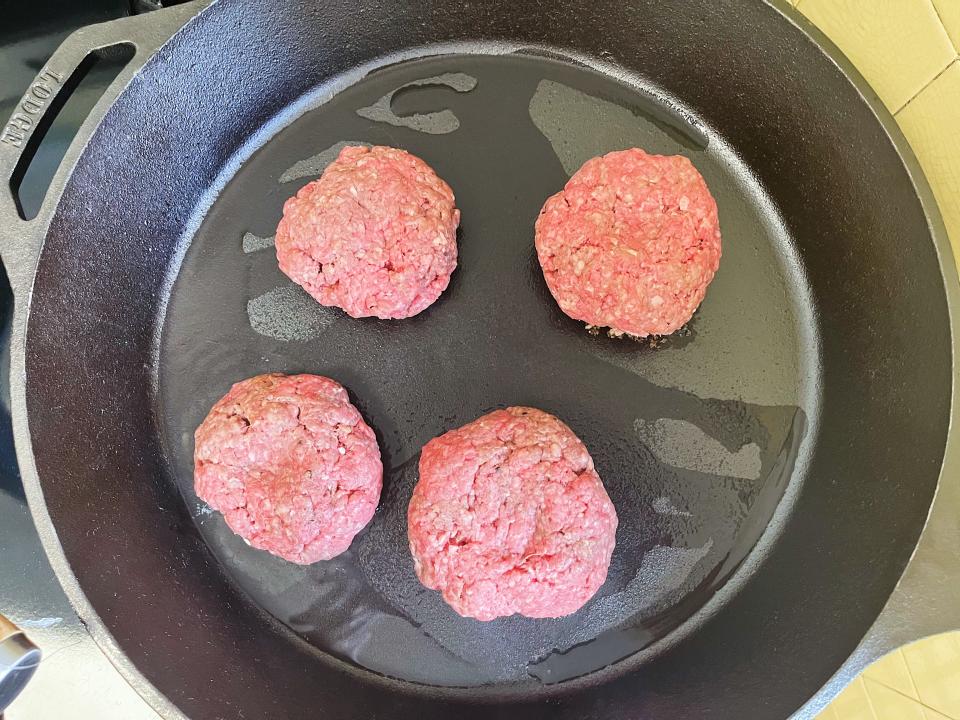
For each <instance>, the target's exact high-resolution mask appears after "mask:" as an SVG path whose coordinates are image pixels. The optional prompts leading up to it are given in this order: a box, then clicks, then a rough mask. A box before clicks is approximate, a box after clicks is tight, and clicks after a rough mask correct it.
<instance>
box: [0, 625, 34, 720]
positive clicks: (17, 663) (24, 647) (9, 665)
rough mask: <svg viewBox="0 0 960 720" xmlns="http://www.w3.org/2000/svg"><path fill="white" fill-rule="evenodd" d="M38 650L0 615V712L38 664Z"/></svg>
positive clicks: (12, 699) (22, 686)
mask: <svg viewBox="0 0 960 720" xmlns="http://www.w3.org/2000/svg"><path fill="white" fill-rule="evenodd" d="M40 655H41V653H40V650H39V648H37V646H36V645H34V644H33V643H32V642H30V640H28V639H27V636H26V635H24V634H23V633H22V632H21V631H20V628H18V627H17V626H16V625H14V624H13V623H12V622H10V621H9V620H7V619H6V618H5V617H4V616H3V615H0V713H3V711H4V710H5V709H6V708H7V706H8V705H10V703H12V702H13V701H14V699H15V698H16V697H17V695H19V694H20V691H21V690H23V688H24V686H25V685H26V684H27V682H29V680H30V678H31V677H33V673H34V672H36V669H37V666H38V665H39V664H40Z"/></svg>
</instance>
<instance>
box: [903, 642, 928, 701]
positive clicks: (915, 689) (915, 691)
mask: <svg viewBox="0 0 960 720" xmlns="http://www.w3.org/2000/svg"><path fill="white" fill-rule="evenodd" d="M897 655H899V656H900V661H901V662H902V663H903V666H904V667H905V668H906V669H907V677H908V678H910V687H912V688H913V694H914V695H916V696H917V697H918V698H919V697H920V688H919V687H918V686H917V681H916V680H914V679H913V670H911V669H910V663H908V662H907V656H906V655H905V654H904V652H903V648H902V647H899V648H897ZM921 704H922V703H921Z"/></svg>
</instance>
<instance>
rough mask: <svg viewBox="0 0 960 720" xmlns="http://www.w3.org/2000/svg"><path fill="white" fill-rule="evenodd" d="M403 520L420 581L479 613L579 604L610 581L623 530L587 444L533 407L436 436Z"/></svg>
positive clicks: (461, 608) (565, 610)
mask: <svg viewBox="0 0 960 720" xmlns="http://www.w3.org/2000/svg"><path fill="white" fill-rule="evenodd" d="M407 520H408V532H409V539H410V550H411V552H412V553H413V559H414V567H415V569H416V572H417V575H418V577H419V578H420V581H421V582H422V583H423V584H424V585H426V586H427V587H428V588H432V589H435V590H439V591H440V592H441V593H442V595H443V598H444V600H446V601H447V603H449V604H450V606H451V607H452V608H453V609H454V610H455V611H456V612H458V613H459V614H460V615H463V616H465V617H473V618H476V619H478V620H492V619H494V618H498V617H502V616H506V615H512V614H514V613H520V614H521V615H526V616H528V617H536V618H542V617H560V616H562V615H568V614H570V613H572V612H575V611H576V610H578V609H579V608H580V607H582V606H583V604H584V603H586V602H587V600H589V599H590V598H591V597H592V596H593V595H594V593H596V591H597V589H598V588H599V587H600V586H601V585H602V584H603V582H604V580H605V579H606V576H607V568H608V567H609V565H610V557H611V555H612V553H613V547H614V543H615V534H616V529H617V514H616V511H615V510H614V507H613V503H611V502H610V498H609V497H608V496H607V493H606V490H605V489H604V487H603V483H602V482H601V481H600V477H599V476H598V475H597V472H596V470H594V467H593V460H592V458H591V457H590V453H589V452H587V448H586V447H585V446H584V444H583V443H582V442H581V441H580V439H579V438H577V436H576V435H574V434H573V431H572V430H570V428H568V427H567V426H566V425H564V424H563V423H562V422H561V421H560V420H558V419H557V418H555V417H554V416H553V415H550V414H548V413H545V412H543V411H541V410H535V409H533V408H525V407H511V408H507V409H506V410H497V411H495V412H492V413H490V414H489V415H484V416H483V417H481V418H479V419H478V420H475V421H473V422H472V423H469V424H468V425H464V426H463V427H461V428H458V429H456V430H451V431H450V432H448V433H446V434H444V435H441V436H440V437H438V438H434V439H433V440H431V441H430V442H428V443H427V444H426V446H425V447H424V448H423V451H422V454H421V457H420V479H419V481H418V483H417V486H416V487H415V488H414V491H413V497H412V499H411V500H410V506H409V509H408V512H407Z"/></svg>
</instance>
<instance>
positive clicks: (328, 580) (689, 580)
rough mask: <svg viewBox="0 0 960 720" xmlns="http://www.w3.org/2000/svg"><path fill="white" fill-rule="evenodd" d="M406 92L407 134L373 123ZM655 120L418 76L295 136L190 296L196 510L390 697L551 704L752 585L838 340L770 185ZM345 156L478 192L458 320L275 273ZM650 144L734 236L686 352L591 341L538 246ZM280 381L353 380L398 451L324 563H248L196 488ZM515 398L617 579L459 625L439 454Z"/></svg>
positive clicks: (554, 95)
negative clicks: (368, 509)
mask: <svg viewBox="0 0 960 720" xmlns="http://www.w3.org/2000/svg"><path fill="white" fill-rule="evenodd" d="M425 81H426V82H428V83H432V84H430V85H423V84H418V85H414V84H413V83H424V82H425ZM398 88H399V89H401V92H396V91H397V90H398ZM394 93H396V94H394ZM401 93H402V94H401ZM386 96H391V97H392V98H393V102H392V103H390V105H389V112H390V113H391V114H390V115H384V114H382V113H381V114H375V113H373V112H371V111H370V110H368V108H370V107H371V106H376V103H377V101H378V100H379V99H380V98H382V97H386ZM384 107H387V106H386V105H385V106H384ZM657 107H658V106H657V104H656V103H655V101H654V100H653V99H652V98H650V97H643V96H641V95H638V93H637V91H636V90H635V89H632V88H630V87H629V86H627V85H625V84H621V83H617V82H615V81H613V80H611V79H610V78H609V77H607V76H604V75H601V74H599V73H596V72H592V71H587V70H585V69H583V68H578V67H576V66H573V65H570V64H565V63H561V62H558V61H556V60H543V59H539V58H535V57H533V56H528V55H517V54H508V55H501V56H479V55H462V54H451V55H444V56H440V57H435V58H429V59H425V60H420V61H413V62H407V63H400V64H397V65H394V66H392V67H390V68H387V69H384V70H381V71H378V72H376V73H374V74H372V75H370V76H368V77H367V78H366V79H364V80H362V81H361V82H359V83H357V84H356V85H354V86H352V87H351V88H349V89H347V90H345V91H343V92H342V93H340V94H338V95H337V96H336V97H335V98H334V99H332V100H330V101H329V102H326V103H324V104H323V105H322V106H320V107H319V108H318V109H316V110H313V111H311V112H309V113H307V114H305V115H304V116H303V117H302V118H301V119H299V120H298V121H296V122H295V123H294V124H293V125H291V126H290V127H288V128H286V129H284V130H283V131H282V132H281V133H279V134H278V135H277V136H275V137H274V138H273V139H272V140H271V141H270V143H268V144H267V146H265V147H264V148H263V149H261V150H260V151H258V152H257V154H256V155H255V156H254V157H253V158H251V159H250V160H249V161H247V162H246V163H245V164H244V166H243V167H242V168H241V169H240V171H239V172H238V173H237V175H236V176H235V177H234V178H233V180H232V181H231V182H230V184H229V185H228V186H227V187H226V188H225V189H224V191H223V192H222V193H221V194H220V195H219V197H218V198H217V201H216V203H215V204H214V206H213V208H211V210H210V211H209V213H208V214H207V216H206V219H205V221H204V223H203V225H202V226H201V227H200V229H199V231H198V232H197V233H196V235H195V236H194V239H193V241H192V243H191V245H190V249H189V251H188V252H187V255H186V258H185V260H184V262H183V265H182V267H181V269H180V273H179V276H178V279H177V282H176V284H175V285H174V290H173V294H172V297H171V300H170V303H169V306H168V309H167V314H166V320H165V325H164V329H163V338H162V341H161V342H162V346H161V350H160V357H159V360H158V362H157V367H158V369H159V370H158V371H159V385H158V386H159V389H160V398H159V400H160V407H161V415H162V425H163V432H164V439H165V441H166V444H167V447H168V448H169V450H170V451H171V458H172V464H173V471H174V472H173V476H174V477H175V478H176V479H177V481H178V485H179V487H180V491H181V493H182V494H183V495H184V497H185V499H186V501H187V506H188V507H189V508H191V509H192V510H193V511H194V513H195V514H196V517H197V522H198V524H199V525H200V528H201V532H202V534H203V536H204V538H205V540H206V542H207V544H208V545H209V546H210V547H211V548H212V549H213V550H214V552H215V553H216V555H217V557H218V559H219V560H220V562H221V564H222V565H223V566H224V567H225V568H226V570H227V572H228V573H229V574H230V575H231V577H232V578H233V579H234V580H235V581H236V582H237V583H238V584H240V585H241V587H242V588H243V589H244V590H245V591H246V592H247V593H248V594H249V595H250V596H251V597H252V598H254V599H255V601H256V602H257V604H258V605H260V607H262V608H264V609H265V610H267V611H268V612H269V613H270V614H271V615H273V616H274V617H276V618H277V619H279V620H281V621H282V622H284V623H286V624H287V625H288V626H289V627H291V628H292V629H294V630H295V631H297V632H298V633H300V634H301V635H302V636H303V637H304V638H305V639H307V640H308V641H309V642H311V643H313V644H314V645H316V646H317V647H319V648H321V649H324V650H326V651H328V652H332V653H334V654H336V655H338V656H339V657H342V658H343V659H345V660H352V661H353V662H355V663H356V664H358V665H360V666H362V667H366V668H369V669H371V670H374V671H376V672H379V673H382V674H384V675H387V676H389V677H394V678H400V679H404V680H410V681H414V682H420V683H426V684H432V685H450V686H482V685H492V684H498V683H510V684H520V685H521V686H523V687H524V692H525V693H529V694H536V693H537V691H538V690H539V689H540V688H542V683H557V682H560V681H563V680H569V679H571V678H576V677H579V676H583V675H586V674H588V673H590V672H593V671H596V670H600V669H602V668H604V667H606V666H608V665H610V664H611V663H613V662H615V661H617V660H620V659H623V658H624V657H627V656H628V655H630V654H632V653H634V652H636V651H637V650H641V649H642V648H644V647H646V646H647V645H649V644H650V643H652V642H654V641H656V640H658V639H660V638H662V637H664V636H665V635H666V634H667V633H669V632H670V631H672V630H673V629H674V628H676V627H677V625H679V624H680V623H681V622H683V621H684V620H686V619H687V618H688V617H689V616H690V615H691V614H693V613H694V612H695V611H696V610H698V609H699V608H700V607H701V606H702V605H703V603H704V602H705V601H706V600H707V599H709V598H710V597H711V596H712V595H713V594H714V592H716V590H717V589H718V588H719V587H721V586H722V585H723V584H724V583H725V582H726V581H727V579H728V578H729V576H730V574H731V573H732V572H733V571H734V570H735V569H736V568H737V567H738V566H739V565H740V563H741V562H742V560H743V559H744V557H745V555H746V553H747V552H748V551H749V550H750V549H752V547H753V545H754V543H755V542H756V539H757V538H758V537H759V535H760V533H761V532H762V531H763V529H764V528H766V526H767V525H768V523H769V522H770V519H771V516H772V514H773V511H774V509H775V508H776V507H777V504H778V501H779V500H780V497H781V495H782V493H783V491H784V488H785V487H786V484H787V481H788V479H789V478H790V476H791V474H792V473H793V472H794V470H795V464H796V458H797V455H798V453H799V451H800V448H801V446H802V445H803V438H804V436H805V435H807V434H809V432H810V430H809V428H808V426H809V425H811V424H812V423H811V422H810V421H809V420H808V418H810V417H812V416H814V415H815V414H816V407H815V405H816V398H815V394H816V388H815V385H816V383H817V377H816V366H817V364H818V358H817V351H816V348H817V344H818V339H817V338H816V337H815V336H814V335H813V332H812V329H811V328H810V323H809V313H808V312H807V311H806V309H805V306H806V305H807V304H808V302H809V300H808V298H807V297H806V293H807V289H806V287H805V285H804V283H803V280H802V278H800V277H799V272H798V270H797V266H796V262H795V258H793V256H792V250H791V247H790V241H789V238H788V236H787V235H786V233H785V232H783V230H782V228H781V226H780V225H779V224H778V219H777V217H776V216H775V215H774V213H773V211H772V209H771V208H772V205H771V204H769V203H767V204H766V205H764V204H763V203H762V202H758V199H759V198H762V191H761V190H760V189H759V188H758V187H757V185H756V183H753V182H751V179H750V178H749V177H748V176H746V174H745V172H744V170H743V168H742V167H738V166H737V165H736V164H735V160H733V159H732V158H731V155H730V153H729V150H728V149H726V148H724V147H722V143H721V141H720V140H719V139H717V138H713V140H712V142H711V140H710V139H708V138H707V137H706V136H705V135H704V134H703V133H702V132H698V131H697V128H696V127H695V126H693V127H691V126H690V125H689V124H688V123H686V122H685V121H684V120H683V119H681V118H679V117H674V118H669V117H666V116H664V114H663V113H662V111H661V116H664V119H662V120H658V119H656V118H655V117H654V116H653V115H652V114H651V113H652V112H656V110H657ZM369 116H373V118H372V119H371V117H369ZM401 122H406V125H401V124H400V123H401ZM398 125H399V129H398ZM408 126H409V127H408ZM346 140H349V141H352V142H357V141H361V142H369V143H375V144H390V145H399V146H401V147H404V148H406V149H408V150H410V151H411V152H414V153H415V154H417V155H418V156H420V157H423V158H424V159H426V160H427V162H428V163H430V164H431V165H432V166H433V167H434V168H435V169H436V170H437V171H438V173H440V175H441V176H442V177H443V178H445V179H446V180H447V181H448V182H449V183H451V185H452V186H453V188H454V189H455V192H456V194H457V203H458V207H459V208H460V209H461V212H462V214H463V218H464V220H463V223H462V226H461V229H460V236H459V249H460V257H459V265H458V270H457V272H456V274H455V275H454V278H453V281H452V283H451V286H450V288H449V289H448V290H447V291H446V292H445V293H444V295H443V297H442V301H441V302H438V303H436V304H435V305H434V306H433V307H431V308H430V309H429V310H428V311H426V312H424V313H421V314H420V315H418V316H417V317H416V318H414V319H411V320H409V321H406V322H390V321H375V320H374V321H357V320H354V319H352V318H350V317H348V316H346V315H344V314H343V313H341V312H339V311H336V310H333V309H328V308H323V307H320V306H318V305H317V304H316V303H315V302H313V301H312V300H311V299H310V298H309V296H307V295H306V294H305V293H303V292H302V291H300V289H299V288H298V287H297V286H296V285H294V284H293V283H292V282H290V281H289V280H288V279H287V278H286V277H284V276H283V275H282V274H281V273H280V271H279V269H278V268H277V262H276V256H275V253H274V252H273V248H272V247H269V246H268V247H262V246H263V245H266V242H265V241H264V242H259V241H257V242H254V241H253V240H252V239H251V233H250V230H251V229H253V230H255V231H256V232H257V233H259V234H258V235H256V236H255V237H256V238H263V236H265V235H269V234H270V233H271V232H272V229H273V228H275V227H276V223H277V221H278V220H279V218H280V211H281V208H282V204H283V201H284V200H285V199H286V198H288V197H290V196H292V195H293V194H294V193H295V192H296V191H297V190H298V189H299V188H300V187H302V186H303V185H304V184H305V183H306V182H308V180H310V179H312V178H315V177H316V176H317V174H318V173H319V171H320V170H321V169H322V168H321V166H322V164H323V161H324V160H325V159H327V158H329V157H330V156H331V155H333V153H335V152H336V149H337V148H338V147H339V145H340V144H342V143H343V142H344V141H346ZM635 145H636V146H641V147H644V148H646V149H647V150H649V151H650V152H660V153H670V154H673V153H679V152H682V153H685V154H687V155H688V156H690V157H691V158H692V159H693V160H694V162H695V163H697V165H698V166H699V167H700V169H701V172H703V173H704V175H705V176H706V179H707V182H708V184H709V185H710V187H711V189H712V191H713V193H714V195H715V197H716V198H717V202H718V204H719V206H720V207H721V208H722V210H721V225H722V228H723V231H724V233H725V234H726V236H727V238H728V242H727V245H726V258H725V261H724V265H723V268H722V269H721V271H720V274H719V276H718V278H717V279H716V281H715V283H714V284H713V285H712V287H711V292H710V298H709V300H708V301H707V302H706V303H705V304H704V306H703V307H702V308H701V310H700V312H699V313H698V315H697V317H696V319H695V320H694V321H693V322H691V323H690V326H689V329H688V332H687V333H685V334H684V335H681V336H678V337H674V338H670V339H669V340H668V341H664V343H663V345H662V346H661V347H659V348H657V349H651V348H649V347H647V346H646V345H637V344H635V343H630V342H626V343H625V342H622V341H617V340H612V339H609V338H600V337H592V336H590V335H589V334H587V333H586V332H585V331H584V327H583V325H582V324H581V323H577V322H574V321H572V320H570V319H569V318H567V317H566V316H564V315H563V314H562V313H561V312H560V311H559V309H558V308H557V306H556V303H555V302H553V300H552V298H551V297H550V294H549V292H548V290H547V288H546V284H545V283H544V281H543V276H542V272H541V271H540V266H539V264H538V262H537V260H536V257H535V253H534V249H533V221H534V219H535V218H536V216H537V213H538V211H539V209H540V206H541V205H542V203H543V200H544V198H546V197H547V196H548V195H550V194H552V193H553V192H554V191H556V190H557V189H559V188H560V187H562V185H563V183H564V182H565V181H566V179H567V177H568V173H569V172H571V171H572V169H575V168H576V167H579V166H580V165H581V164H582V163H583V162H584V161H585V160H587V159H588V158H590V157H593V156H594V155H596V154H598V153H602V152H608V151H610V150H614V149H622V148H624V147H632V146H635ZM327 148H332V151H330V150H327ZM317 153H319V157H317ZM305 156H311V158H312V159H308V160H307V161H306V162H305V161H304V157H305ZM245 246H246V247H245ZM245 250H246V252H245ZM745 287H750V288H751V291H750V292H749V293H745V292H744V288H745ZM801 347H802V348H804V350H803V352H802V353H801V351H800V348H801ZM271 370H279V371H281V372H287V373H289V372H301V371H307V372H311V371H312V372H318V373H320V374H327V375H331V376H333V377H336V378H337V379H338V380H340V381H341V382H343V383H344V384H345V385H346V387H347V388H349V390H350V391H351V393H352V396H353V398H354V401H355V402H356V403H357V404H358V406H359V407H360V408H361V410H362V412H363V413H364V415H365V417H366V418H367V420H368V422H370V423H371V424H372V426H373V427H374V428H376V429H377V431H378V434H379V439H380V445H381V449H382V452H383V455H384V462H385V466H386V473H385V492H384V496H383V499H382V502H381V504H380V509H379V512H378V513H377V516H376V517H375V519H374V521H373V522H372V523H371V525H370V526H369V527H368V528H367V530H366V531H365V532H364V533H363V534H362V535H361V536H360V537H359V538H358V539H357V540H356V541H355V542H354V544H353V546H352V547H351V549H350V551H349V552H348V553H345V554H344V555H342V556H340V557H339V558H337V559H335V560H334V561H332V562H328V563H319V564H316V565H313V566H311V567H309V568H302V567H298V566H295V565H292V564H290V563H286V562H283V561H281V560H278V559H276V558H274V557H272V556H270V555H268V554H265V553H261V552H256V551H252V550H251V549H250V548H248V547H247V546H246V544H245V543H244V542H243V541H242V540H241V539H240V538H238V537H237V536H235V535H234V534H233V533H232V532H231V531H230V530H229V528H227V526H226V524H225V523H224V522H223V521H222V518H221V517H220V516H219V515H211V514H210V511H209V509H208V508H206V507H205V506H204V505H203V503H201V502H199V501H198V500H197V498H196V496H195V495H194V493H193V473H192V468H193V431H194V429H195V428H196V426H197V425H198V424H199V423H200V421H201V420H202V419H203V417H204V416H205V415H206V413H207V411H208V410H209V408H210V405H211V404H212V403H213V402H214V401H215V400H216V399H217V398H218V397H220V396H221V395H222V394H223V393H224V392H225V391H226V389H227V388H228V387H229V386H230V384H231V383H233V382H236V381H237V380H240V379H242V378H245V377H249V376H252V375H256V374H259V373H262V372H265V371H271ZM511 404H522V405H532V406H535V407H540V408H544V409H547V410H548V411H550V412H553V413H556V414H557V415H559V416H560V417H562V418H564V420H565V421H566V422H568V423H569V424H570V425H571V427H572V428H573V429H574V431H575V432H577V434H578V435H579V436H580V437H581V438H582V439H583V440H584V442H585V443H586V444H587V446H588V447H589V448H591V450H592V453H593V455H594V456H595V457H596V462H597V468H598V471H599V472H600V474H601V477H603V478H604V479H605V482H606V486H607V489H608V492H609V493H610V496H611V499H612V500H613V502H614V505H615V506H616V507H617V512H618V514H619V517H620V530H619V533H618V536H617V549H616V552H615V553H614V561H613V564H612V566H611V570H610V573H609V575H608V580H607V583H606V584H605V586H604V587H603V588H602V589H601V591H600V592H599V593H598V594H597V596H596V597H595V598H594V599H593V600H592V601H591V602H590V603H588V604H587V606H586V607H585V608H584V609H583V610H581V611H580V612H578V613H575V614H574V615H572V616H570V617H567V618H563V619H559V620H553V621H549V620H530V619H524V618H520V617H514V618H509V619H503V620H499V621H496V622H492V623H480V622H476V621H473V620H468V619H464V618H460V617H459V616H458V615H457V614H456V613H454V612H453V611H452V610H451V609H450V608H449V607H447V606H446V604H445V603H444V602H443V601H442V600H441V599H440V596H439V594H438V593H436V592H431V591H428V590H426V589H425V588H423V587H422V586H421V585H420V583H419V582H418V580H417V578H416V575H415V574H414V571H413V563H412V560H411V558H410V554H409V550H408V543H407V535H406V508H407V504H408V502H409V498H410V493H411V491H412V489H413V485H414V483H415V482H416V479H417V462H418V459H419V451H420V448H421V447H422V446H423V444H424V443H426V442H427V441H428V440H429V439H430V438H432V437H434V436H436V435H439V434H441V433H443V432H445V431H446V430H447V429H450V428H451V427H457V426H459V425H462V424H464V423H466V422H469V421H470V420H471V419H473V418H475V417H477V416H479V415H481V414H483V413H485V412H488V411H489V410H491V409H492V408H495V407H504V406H507V405H511ZM801 405H804V406H805V407H804V408H803V409H801V407H800V406H801ZM411 653H412V654H413V655H415V657H416V662H411V660H410V658H411Z"/></svg>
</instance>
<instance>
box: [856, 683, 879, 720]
mask: <svg viewBox="0 0 960 720" xmlns="http://www.w3.org/2000/svg"><path fill="white" fill-rule="evenodd" d="M857 680H858V681H859V682H860V685H861V686H862V689H863V694H864V695H866V697H867V707H868V708H870V715H871V716H873V720H877V710H876V708H874V707H873V698H872V697H870V690H869V688H868V687H867V681H866V680H864V678H863V675H859V676H857Z"/></svg>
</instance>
